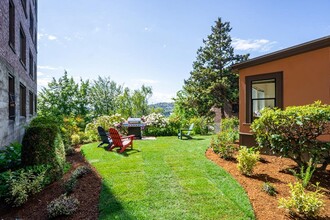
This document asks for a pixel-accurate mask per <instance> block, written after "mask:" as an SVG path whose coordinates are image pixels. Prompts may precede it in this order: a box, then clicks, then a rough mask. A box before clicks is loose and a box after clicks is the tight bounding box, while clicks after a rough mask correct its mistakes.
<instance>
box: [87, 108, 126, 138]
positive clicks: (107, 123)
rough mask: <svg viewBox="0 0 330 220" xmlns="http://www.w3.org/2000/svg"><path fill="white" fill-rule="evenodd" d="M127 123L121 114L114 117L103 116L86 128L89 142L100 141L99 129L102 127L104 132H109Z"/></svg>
mask: <svg viewBox="0 0 330 220" xmlns="http://www.w3.org/2000/svg"><path fill="white" fill-rule="evenodd" d="M124 121H125V119H124V118H123V117H121V114H114V115H111V116H109V115H103V116H100V117H98V118H96V119H94V120H93V121H92V122H91V123H88V124H87V125H86V128H85V135H86V137H87V138H88V141H90V142H92V141H96V140H98V139H99V136H98V132H97V127H98V126H101V127H103V128H104V130H106V131H108V130H109V128H111V127H115V126H118V125H120V124H122V123H123V122H124Z"/></svg>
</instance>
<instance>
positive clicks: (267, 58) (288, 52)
mask: <svg viewBox="0 0 330 220" xmlns="http://www.w3.org/2000/svg"><path fill="white" fill-rule="evenodd" d="M324 47H330V35H329V36H326V37H322V38H319V39H316V40H312V41H309V42H306V43H303V44H299V45H296V46H293V47H289V48H286V49H283V50H279V51H276V52H273V53H269V54H266V55H263V56H259V57H256V58H252V59H250V60H247V61H244V62H241V63H237V64H234V65H232V66H231V68H232V69H234V70H240V69H245V68H248V67H252V66H256V65H259V64H263V63H268V62H271V61H274V60H279V59H283V58H287V57H290V56H294V55H297V54H301V53H306V52H309V51H313V50H317V49H321V48H324Z"/></svg>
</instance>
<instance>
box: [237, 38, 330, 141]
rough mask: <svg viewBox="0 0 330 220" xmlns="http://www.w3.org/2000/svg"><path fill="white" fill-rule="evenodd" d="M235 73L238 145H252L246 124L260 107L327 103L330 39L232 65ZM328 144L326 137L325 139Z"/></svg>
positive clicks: (329, 78) (251, 134) (329, 94)
mask: <svg viewBox="0 0 330 220" xmlns="http://www.w3.org/2000/svg"><path fill="white" fill-rule="evenodd" d="M233 69H236V70H237V71H238V72H239V90H240V91H239V121H240V127H239V129H240V144H241V145H247V146H253V145H255V144H256V143H255V139H254V137H253V133H252V132H251V129H250V125H251V123H252V121H253V120H254V119H255V118H258V117H260V111H261V110H262V109H263V108H264V107H271V108H272V107H278V108H281V109H285V108H286V107H287V106H300V105H307V104H312V103H314V102H315V101H317V100H320V101H322V103H324V104H330V36H326V37H323V38H320V39H316V40H313V41H310V42H306V43H303V44H300V45H297V46H293V47H290V48H287V49H283V50H280V51H277V52H274V53H270V54H266V55H264V56H261V57H256V58H254V59H250V60H247V61H245V62H242V63H238V64H235V65H233ZM324 139H325V140H326V141H330V137H329V136H325V137H324Z"/></svg>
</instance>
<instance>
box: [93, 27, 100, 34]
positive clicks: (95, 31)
mask: <svg viewBox="0 0 330 220" xmlns="http://www.w3.org/2000/svg"><path fill="white" fill-rule="evenodd" d="M100 30H101V28H99V27H95V28H94V30H93V32H94V33H98V32H100Z"/></svg>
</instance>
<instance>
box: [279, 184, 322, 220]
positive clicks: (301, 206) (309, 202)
mask: <svg viewBox="0 0 330 220" xmlns="http://www.w3.org/2000/svg"><path fill="white" fill-rule="evenodd" d="M289 187H290V194H291V197H289V198H288V199H284V198H280V200H279V207H280V208H285V209H287V210H288V211H290V212H291V213H295V214H297V213H299V214H303V215H305V216H306V217H308V218H311V217H316V216H317V215H318V214H319V213H320V211H321V209H322V208H323V206H324V201H323V200H322V197H323V194H322V193H321V192H320V190H319V189H318V187H317V189H316V191H315V192H309V193H308V192H305V190H304V187H303V185H302V183H300V182H296V183H295V184H291V183H290V184H289Z"/></svg>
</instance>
